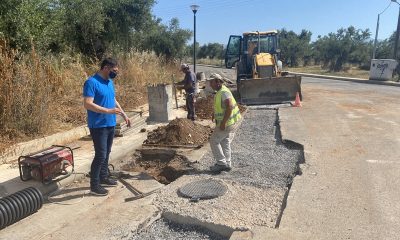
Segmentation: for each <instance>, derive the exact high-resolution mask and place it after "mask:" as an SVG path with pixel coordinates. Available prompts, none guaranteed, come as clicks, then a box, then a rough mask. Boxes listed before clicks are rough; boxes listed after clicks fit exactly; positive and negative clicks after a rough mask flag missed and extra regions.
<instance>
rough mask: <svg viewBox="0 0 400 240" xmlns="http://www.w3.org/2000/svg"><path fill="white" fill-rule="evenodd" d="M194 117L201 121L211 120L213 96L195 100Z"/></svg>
mask: <svg viewBox="0 0 400 240" xmlns="http://www.w3.org/2000/svg"><path fill="white" fill-rule="evenodd" d="M194 106H195V111H196V116H197V117H198V118H201V119H211V118H212V116H213V114H214V96H212V95H210V96H207V98H199V99H196V103H195V105H194Z"/></svg>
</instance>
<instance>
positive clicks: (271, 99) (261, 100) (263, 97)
mask: <svg viewBox="0 0 400 240" xmlns="http://www.w3.org/2000/svg"><path fill="white" fill-rule="evenodd" d="M238 90H239V94H240V102H241V103H242V104H246V105H262V104H278V103H284V102H290V101H294V100H295V98H296V93H299V95H300V99H301V76H291V75H287V76H282V77H271V78H259V79H241V80H240V82H239V84H238Z"/></svg>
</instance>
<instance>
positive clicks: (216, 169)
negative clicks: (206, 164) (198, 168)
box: [210, 164, 232, 172]
mask: <svg viewBox="0 0 400 240" xmlns="http://www.w3.org/2000/svg"><path fill="white" fill-rule="evenodd" d="M210 170H211V171H213V172H222V171H227V172H229V171H230V170H232V168H231V167H230V166H228V165H221V164H214V165H213V166H211V167H210Z"/></svg>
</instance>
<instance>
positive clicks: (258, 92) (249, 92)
mask: <svg viewBox="0 0 400 240" xmlns="http://www.w3.org/2000/svg"><path fill="white" fill-rule="evenodd" d="M279 54H280V49H279V48H278V32H277V31H276V30H273V31H267V32H259V31H255V32H245V33H243V36H237V35H231V36H230V38H229V42H228V46H227V49H226V54H225V66H226V68H232V67H236V73H237V79H236V80H237V91H238V93H239V96H240V99H239V101H240V102H241V103H242V104H246V105H259V104H277V103H284V102H289V101H293V100H295V98H296V94H297V93H299V96H300V98H301V77H300V76H295V75H289V74H288V73H287V72H283V71H282V62H281V61H280V60H279V59H278V58H279Z"/></svg>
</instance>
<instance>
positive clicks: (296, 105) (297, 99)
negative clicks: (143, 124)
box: [293, 92, 301, 107]
mask: <svg viewBox="0 0 400 240" xmlns="http://www.w3.org/2000/svg"><path fill="white" fill-rule="evenodd" d="M293 107H301V102H300V94H299V92H297V93H296V99H295V100H294V104H293Z"/></svg>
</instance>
